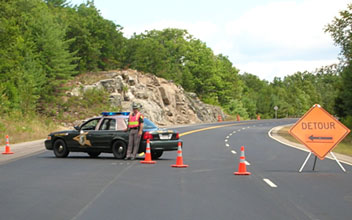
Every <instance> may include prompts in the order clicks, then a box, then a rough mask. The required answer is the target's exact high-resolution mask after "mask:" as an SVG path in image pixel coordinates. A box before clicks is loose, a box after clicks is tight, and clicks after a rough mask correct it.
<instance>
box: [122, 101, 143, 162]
mask: <svg viewBox="0 0 352 220" xmlns="http://www.w3.org/2000/svg"><path fill="white" fill-rule="evenodd" d="M132 109H133V112H132V113H130V116H129V118H128V129H129V130H130V133H129V141H128V148H127V155H126V158H125V160H128V159H131V160H134V159H135V158H136V154H137V153H138V150H139V142H140V140H141V136H142V132H143V122H144V120H143V115H142V114H141V113H140V112H139V106H138V104H136V103H133V104H132ZM131 153H132V154H131Z"/></svg>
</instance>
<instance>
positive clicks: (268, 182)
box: [263, 178, 277, 188]
mask: <svg viewBox="0 0 352 220" xmlns="http://www.w3.org/2000/svg"><path fill="white" fill-rule="evenodd" d="M263 180H264V182H266V183H267V184H268V185H269V186H270V187H272V188H276V187H277V185H276V184H274V183H273V182H271V181H270V180H269V179H265V178H264V179H263Z"/></svg>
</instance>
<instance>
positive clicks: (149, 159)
mask: <svg viewBox="0 0 352 220" xmlns="http://www.w3.org/2000/svg"><path fill="white" fill-rule="evenodd" d="M140 163H143V164H155V163H156V161H152V154H151V153H150V141H149V139H147V149H146V150H145V157H144V160H143V161H141V162H140Z"/></svg>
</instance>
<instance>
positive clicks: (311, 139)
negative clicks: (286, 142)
mask: <svg viewBox="0 0 352 220" xmlns="http://www.w3.org/2000/svg"><path fill="white" fill-rule="evenodd" d="M289 132H290V134H291V135H292V136H294V137H295V138H296V139H297V140H299V141H300V142H302V143H303V144H304V145H305V146H306V147H307V148H308V149H309V150H311V151H312V152H313V153H314V154H315V155H316V156H317V157H319V159H320V160H323V159H324V158H325V156H326V155H327V154H328V153H329V152H331V151H332V149H333V148H334V147H335V146H336V145H337V144H338V143H339V142H340V141H342V139H344V138H345V137H346V135H347V134H348V133H349V132H350V130H349V129H348V128H347V127H346V126H344V125H343V124H342V123H341V122H339V121H338V120H336V119H335V118H334V117H333V116H332V115H330V114H329V113H328V112H327V111H325V110H324V109H323V108H322V107H321V106H320V105H317V104H315V105H314V106H313V107H312V108H311V109H309V110H308V112H307V113H306V114H304V115H303V117H302V118H301V119H300V120H299V121H298V122H297V123H296V124H294V125H293V126H292V127H291V129H290V130H289Z"/></svg>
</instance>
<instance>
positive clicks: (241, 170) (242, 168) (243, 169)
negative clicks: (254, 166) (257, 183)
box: [233, 146, 251, 175]
mask: <svg viewBox="0 0 352 220" xmlns="http://www.w3.org/2000/svg"><path fill="white" fill-rule="evenodd" d="M233 174H235V175H250V174H251V173H250V172H247V168H246V157H245V156H244V147H243V146H242V147H241V156H240V164H239V165H238V172H234V173H233Z"/></svg>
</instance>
